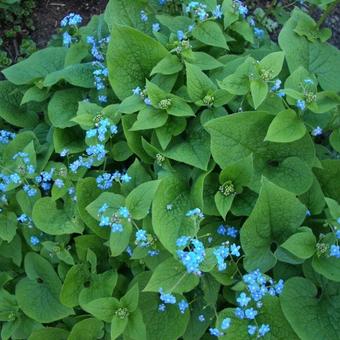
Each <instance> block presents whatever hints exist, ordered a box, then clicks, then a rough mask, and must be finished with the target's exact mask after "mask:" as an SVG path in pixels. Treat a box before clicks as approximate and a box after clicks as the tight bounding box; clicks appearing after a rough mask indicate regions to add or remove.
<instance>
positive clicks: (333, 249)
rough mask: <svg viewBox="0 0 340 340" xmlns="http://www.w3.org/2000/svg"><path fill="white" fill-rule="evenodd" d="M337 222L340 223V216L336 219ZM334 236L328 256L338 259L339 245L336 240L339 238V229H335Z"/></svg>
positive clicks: (339, 253)
mask: <svg viewBox="0 0 340 340" xmlns="http://www.w3.org/2000/svg"><path fill="white" fill-rule="evenodd" d="M337 223H339V224H340V217H339V218H338V219H337ZM335 237H336V239H337V241H336V243H335V244H332V245H331V247H330V250H329V256H332V257H335V258H337V259H340V246H339V244H338V240H340V230H336V231H335Z"/></svg>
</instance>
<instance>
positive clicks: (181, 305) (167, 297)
mask: <svg viewBox="0 0 340 340" xmlns="http://www.w3.org/2000/svg"><path fill="white" fill-rule="evenodd" d="M159 294H160V295H161V296H160V300H161V301H162V303H161V304H160V305H159V306H158V310H159V311H160V312H164V311H165V310H166V305H167V304H170V305H174V304H176V302H177V300H176V297H175V296H174V295H173V294H171V293H165V292H164V290H163V288H159ZM177 306H178V309H179V311H180V313H181V314H184V313H185V311H186V310H187V309H188V308H189V304H188V302H187V301H186V300H184V299H182V300H181V301H179V302H178V303H177Z"/></svg>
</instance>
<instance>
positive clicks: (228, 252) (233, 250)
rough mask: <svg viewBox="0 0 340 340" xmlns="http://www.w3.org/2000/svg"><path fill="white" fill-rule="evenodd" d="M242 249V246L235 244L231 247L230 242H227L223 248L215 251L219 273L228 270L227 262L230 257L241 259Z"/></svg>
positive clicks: (220, 247)
mask: <svg viewBox="0 0 340 340" xmlns="http://www.w3.org/2000/svg"><path fill="white" fill-rule="evenodd" d="M240 248H241V246H238V245H236V244H235V243H233V244H232V245H230V246H229V242H225V243H223V244H222V245H221V246H219V247H217V248H215V249H214V251H213V253H214V255H215V257H216V261H217V268H218V271H223V270H226V269H227V267H228V265H227V263H226V262H225V260H226V259H227V258H228V257H231V256H235V257H239V256H240V255H241V254H240Z"/></svg>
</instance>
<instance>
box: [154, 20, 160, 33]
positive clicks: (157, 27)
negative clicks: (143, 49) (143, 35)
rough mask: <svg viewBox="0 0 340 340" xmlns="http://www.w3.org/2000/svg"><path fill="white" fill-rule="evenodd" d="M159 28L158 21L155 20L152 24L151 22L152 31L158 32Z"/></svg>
mask: <svg viewBox="0 0 340 340" xmlns="http://www.w3.org/2000/svg"><path fill="white" fill-rule="evenodd" d="M160 29H161V26H160V24H159V23H158V22H155V23H154V24H152V32H159V31H160Z"/></svg>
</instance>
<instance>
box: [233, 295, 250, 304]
mask: <svg viewBox="0 0 340 340" xmlns="http://www.w3.org/2000/svg"><path fill="white" fill-rule="evenodd" d="M250 300H251V298H250V297H248V296H247V295H246V293H244V292H242V293H241V294H240V296H239V297H238V298H237V299H236V301H237V303H238V304H239V305H240V306H241V307H246V306H247V305H248V303H249V302H250Z"/></svg>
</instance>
